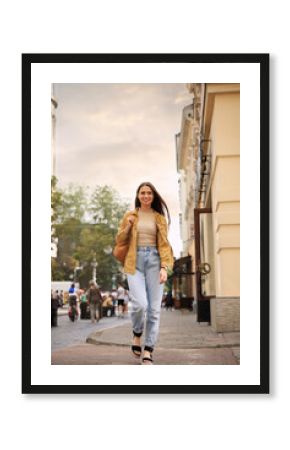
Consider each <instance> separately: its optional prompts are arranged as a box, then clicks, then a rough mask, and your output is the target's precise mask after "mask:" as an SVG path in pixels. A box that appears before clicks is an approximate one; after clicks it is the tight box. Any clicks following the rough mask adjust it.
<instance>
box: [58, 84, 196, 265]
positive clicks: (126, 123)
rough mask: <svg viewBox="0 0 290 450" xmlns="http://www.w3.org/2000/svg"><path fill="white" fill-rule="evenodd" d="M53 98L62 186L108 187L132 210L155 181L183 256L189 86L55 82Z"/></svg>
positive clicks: (176, 248) (175, 244)
mask: <svg viewBox="0 0 290 450" xmlns="http://www.w3.org/2000/svg"><path fill="white" fill-rule="evenodd" d="M54 96H55V98H56V100H57V102H58V107H57V110H56V142H55V148H56V176H57V178H58V180H59V185H60V186H61V187H65V186H67V185H68V184H69V183H76V184H81V185H84V186H89V187H90V188H94V186H96V185H99V184H100V185H103V184H109V185H111V186H113V187H114V188H115V189H116V190H117V191H118V192H119V194H120V195H121V197H123V198H124V199H126V200H127V201H129V203H130V204H131V205H132V206H133V203H134V198H135V192H136V188H137V186H138V185H139V184H140V183H141V182H142V181H151V182H152V183H153V184H154V186H155V187H156V189H157V190H158V191H159V192H160V194H161V195H162V197H163V198H164V199H165V201H166V203H167V205H168V207H169V210H170V213H171V216H172V226H171V230H170V235H169V236H170V240H171V243H172V246H173V249H174V253H175V256H179V251H180V249H181V244H180V239H179V227H178V213H179V204H178V174H177V171H176V151H175V134H176V133H178V132H179V131H180V126H181V117H182V109H183V108H184V106H186V105H188V104H190V103H191V102H192V98H191V96H190V94H189V93H188V91H187V89H186V86H185V84H55V85H54Z"/></svg>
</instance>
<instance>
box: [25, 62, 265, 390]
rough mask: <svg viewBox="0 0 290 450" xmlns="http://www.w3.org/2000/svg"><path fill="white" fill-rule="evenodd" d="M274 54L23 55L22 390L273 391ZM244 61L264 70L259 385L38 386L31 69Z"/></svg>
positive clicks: (261, 109) (261, 120)
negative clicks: (34, 373)
mask: <svg viewBox="0 0 290 450" xmlns="http://www.w3.org/2000/svg"><path fill="white" fill-rule="evenodd" d="M269 60H270V55H269V54H256V53H253V54H250V53H245V54H242V53H236V54H235V53H228V54H227V53H225V54H61V53H60V54H49V53H42V54H40V53H38V54H37V53H33V54H28V53H27V54H22V393H24V394H267V393H269V356H270V355H269ZM35 63H36V64H47V63H54V64H60V63H61V64H70V63H75V64H83V63H86V64H90V63H119V64H128V63H140V64H148V63H158V64H166V63H200V64H209V63H214V64H215V63H219V64H223V63H230V64H236V63H242V64H257V65H259V70H260V249H261V250H260V383H259V384H255V385H249V384H243V385H216V384H214V381H213V384H211V385H170V386H169V385H81V384H80V385H37V384H32V381H31V380H32V373H31V344H32V341H31V339H32V336H31V312H32V311H31V285H32V282H33V280H32V279H31V173H32V172H31V170H32V169H31V126H32V123H31V82H32V79H31V67H32V65H33V64H35Z"/></svg>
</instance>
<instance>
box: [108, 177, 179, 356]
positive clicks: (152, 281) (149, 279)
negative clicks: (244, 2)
mask: <svg viewBox="0 0 290 450" xmlns="http://www.w3.org/2000/svg"><path fill="white" fill-rule="evenodd" d="M165 214H166V215H167V218H168V222H169V223H170V215H169V211H168V208H167V205H166V203H165V201H164V200H163V199H162V197H161V196H160V194H159V193H158V192H157V190H156V189H155V187H154V186H153V185H152V184H151V183H149V182H144V183H141V184H140V186H138V188H137V191H136V198H135V210H134V211H130V212H128V213H126V214H125V216H124V217H123V220H122V221H121V225H120V228H119V231H118V234H117V237H116V242H117V244H123V243H125V242H128V243H129V249H128V252H127V255H126V258H125V262H124V272H125V273H126V274H127V279H128V284H129V294H130V298H131V300H132V313H131V318H132V324H133V345H132V347H131V350H132V352H133V354H134V355H135V356H136V357H138V358H140V357H141V353H142V349H141V345H140V344H141V336H142V334H143V333H145V342H144V344H145V346H144V353H143V357H142V363H143V364H153V359H152V353H153V350H154V346H155V344H156V341H157V337H158V333H159V320H160V309H161V301H162V294H163V287H164V283H165V282H166V280H167V270H168V269H170V268H172V266H173V253H172V249H171V246H170V244H169V242H168V238H167V221H166V218H165ZM145 316H146V324H145ZM145 325H146V326H145Z"/></svg>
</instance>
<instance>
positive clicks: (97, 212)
mask: <svg viewBox="0 0 290 450" xmlns="http://www.w3.org/2000/svg"><path fill="white" fill-rule="evenodd" d="M54 189H55V191H57V189H56V183H55V185H54ZM57 192H58V193H59V194H58V195H57V196H56V195H55V196H54V197H52V199H53V198H55V199H56V200H57V201H55V202H54V206H55V207H56V212H55V214H53V215H52V217H53V218H54V224H53V227H54V230H55V231H54V234H55V237H57V239H58V254H57V258H56V259H54V258H52V278H53V279H54V280H56V279H58V280H61V279H66V280H67V279H72V277H73V278H74V279H75V281H79V282H80V285H81V286H82V287H87V285H88V283H89V280H90V279H92V274H93V266H92V265H93V264H94V262H96V263H97V267H96V276H97V282H98V284H99V285H100V286H101V288H103V289H111V288H112V280H113V277H114V276H115V277H116V275H118V272H119V269H120V267H119V265H118V263H117V261H116V260H115V258H113V256H112V249H113V247H114V245H115V236H116V233H117V230H118V225H119V222H120V220H121V218H122V216H123V215H124V213H125V211H126V210H127V209H128V204H127V203H125V202H124V201H122V199H121V198H120V196H119V194H118V192H117V191H116V190H115V189H113V188H112V187H111V186H107V185H105V186H96V188H95V189H94V191H93V193H92V194H91V196H89V195H88V190H87V189H85V188H83V187H82V186H75V185H70V186H69V187H68V188H67V189H66V190H59V191H57ZM52 209H53V203H52Z"/></svg>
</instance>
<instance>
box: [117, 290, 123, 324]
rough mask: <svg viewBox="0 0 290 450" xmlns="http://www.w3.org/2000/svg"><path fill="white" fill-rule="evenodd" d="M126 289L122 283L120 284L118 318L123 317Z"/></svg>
mask: <svg viewBox="0 0 290 450" xmlns="http://www.w3.org/2000/svg"><path fill="white" fill-rule="evenodd" d="M124 298H125V289H124V287H123V286H122V284H121V283H119V284H118V289H117V299H118V317H120V318H122V317H123V312H124V311H123V309H124Z"/></svg>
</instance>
